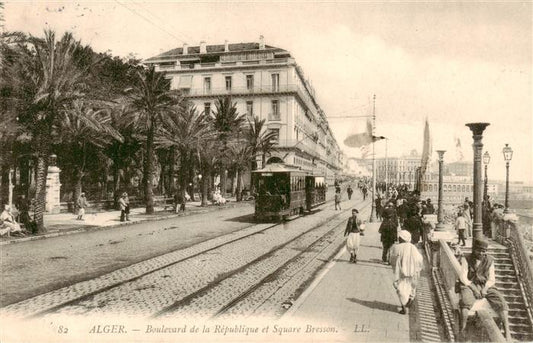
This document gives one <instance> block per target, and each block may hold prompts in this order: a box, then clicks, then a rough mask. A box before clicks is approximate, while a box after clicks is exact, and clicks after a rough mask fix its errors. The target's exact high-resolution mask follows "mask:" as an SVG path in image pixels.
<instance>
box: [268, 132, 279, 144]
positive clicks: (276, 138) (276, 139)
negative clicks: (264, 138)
mask: <svg viewBox="0 0 533 343" xmlns="http://www.w3.org/2000/svg"><path fill="white" fill-rule="evenodd" d="M269 131H270V132H272V133H273V135H272V136H273V137H272V143H274V144H278V143H279V129H269Z"/></svg>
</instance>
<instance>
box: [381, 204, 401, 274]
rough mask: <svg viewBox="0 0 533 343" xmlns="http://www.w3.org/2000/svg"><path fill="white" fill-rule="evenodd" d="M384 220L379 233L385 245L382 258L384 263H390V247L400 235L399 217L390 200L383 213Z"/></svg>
mask: <svg viewBox="0 0 533 343" xmlns="http://www.w3.org/2000/svg"><path fill="white" fill-rule="evenodd" d="M382 217H383V221H382V222H381V225H380V226H379V231H378V232H379V233H380V234H381V244H382V245H383V253H382V255H381V260H382V261H383V263H385V264H386V263H388V254H389V249H390V247H391V246H392V245H393V244H394V242H396V237H397V235H398V217H397V216H396V210H395V209H394V205H393V203H392V202H388V203H387V205H386V206H385V209H384V210H383V213H382Z"/></svg>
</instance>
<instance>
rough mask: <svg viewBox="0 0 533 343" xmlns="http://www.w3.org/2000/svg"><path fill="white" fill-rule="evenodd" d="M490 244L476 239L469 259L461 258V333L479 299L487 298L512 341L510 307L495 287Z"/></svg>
mask: <svg viewBox="0 0 533 343" xmlns="http://www.w3.org/2000/svg"><path fill="white" fill-rule="evenodd" d="M488 246H489V242H488V241H487V240H486V239H484V238H483V239H476V240H475V241H474V249H473V251H472V254H471V255H470V257H469V258H468V259H466V258H464V257H463V258H461V265H462V269H463V277H462V280H465V281H463V285H461V301H460V303H459V304H460V306H461V312H462V323H461V332H464V330H465V328H466V322H467V318H468V313H469V312H470V309H471V308H472V306H473V305H474V302H475V301H476V300H478V299H482V298H485V299H487V301H488V302H489V304H490V306H491V307H492V308H493V309H494V311H496V312H497V313H498V315H499V316H500V318H501V320H502V322H503V325H504V327H505V335H506V338H507V340H510V339H511V333H510V331H509V306H508V305H507V302H506V301H505V299H504V297H503V295H502V294H501V293H500V292H499V291H498V290H497V289H496V288H495V287H494V285H495V283H496V275H495V272H494V260H493V258H492V257H491V256H489V255H487V248H488Z"/></svg>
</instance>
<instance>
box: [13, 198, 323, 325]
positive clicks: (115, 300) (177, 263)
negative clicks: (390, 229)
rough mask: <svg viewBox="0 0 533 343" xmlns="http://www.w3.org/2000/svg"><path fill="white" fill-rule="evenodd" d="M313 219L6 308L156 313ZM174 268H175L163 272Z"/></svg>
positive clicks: (214, 242) (224, 238)
mask: <svg viewBox="0 0 533 343" xmlns="http://www.w3.org/2000/svg"><path fill="white" fill-rule="evenodd" d="M330 207H331V206H330ZM327 211H330V212H332V211H331V210H324V212H327ZM313 219H314V220H315V221H316V217H315V216H309V217H305V218H300V219H299V220H297V221H294V222H291V223H286V224H283V225H281V226H278V227H277V229H276V230H275V234H271V235H267V234H265V235H254V236H251V237H248V238H246V239H242V240H241V241H239V242H237V243H234V244H231V245H226V246H223V247H220V248H218V249H216V250H213V251H210V252H208V253H206V254H200V255H198V256H195V255H196V254H199V253H200V252H202V251H205V250H208V249H212V248H213V247H215V246H217V245H219V244H223V242H225V241H229V240H233V239H237V238H239V237H243V236H246V235H248V234H251V233H254V232H257V231H260V230H263V229H264V228H266V227H268V225H269V224H260V225H256V226H253V227H249V228H246V229H244V230H240V231H237V232H234V233H232V234H230V235H226V236H222V237H218V238H215V239H212V240H209V241H206V242H204V243H201V244H198V245H195V246H192V247H190V248H187V249H182V250H179V251H175V252H172V253H170V254H166V255H163V256H160V257H157V258H154V259H151V260H148V261H145V262H141V263H138V264H135V265H132V266H130V267H128V268H123V269H120V270H117V271H115V272H112V273H110V274H106V275H103V276H101V277H99V278H96V279H92V280H88V281H85V282H81V283H78V284H75V285H73V286H70V287H65V288H63V289H60V290H57V291H54V292H51V293H48V294H43V295H41V296H37V297H34V298H32V299H28V300H26V301H23V302H20V303H17V304H13V305H11V306H8V307H6V308H4V309H3V311H7V312H9V313H13V312H15V313H17V314H24V315H28V314H32V313H35V311H37V310H38V311H42V310H46V309H48V310H51V309H54V307H55V306H58V305H59V304H61V303H62V302H64V301H69V300H70V301H73V300H76V299H78V298H79V297H85V298H84V300H83V301H81V302H78V301H76V303H73V304H72V305H71V306H69V307H67V308H61V309H59V312H58V313H59V314H89V313H90V314H98V313H104V312H105V313H109V312H111V313H127V314H132V313H133V314H144V315H149V314H153V313H155V312H157V311H161V310H162V309H165V308H166V307H168V306H171V305H172V304H174V303H175V301H176V299H183V298H184V297H186V296H187V295H189V294H191V293H194V292H197V291H198V290H200V289H202V287H205V285H208V284H209V283H212V282H213V281H216V280H217V279H220V278H221V277H222V276H223V275H224V274H225V273H228V272H231V270H234V269H235V268H238V267H239V266H243V265H245V264H246V263H249V262H250V261H252V260H253V259H254V258H257V256H261V255H260V254H261V253H263V254H264V253H265V252H268V247H272V246H276V245H279V244H281V243H282V242H285V241H287V240H290V239H292V238H294V237H295V236H296V235H298V232H300V231H299V229H295V227H299V228H300V230H301V228H307V227H310V226H311V225H313V224H314V223H313ZM296 224H298V225H296ZM169 264H173V265H172V266H171V267H167V268H163V267H164V266H167V265H169ZM161 268H163V269H161ZM159 269H160V270H159ZM154 270H155V271H154ZM148 271H154V272H152V273H151V274H150V275H149V276H144V277H140V276H142V275H143V274H145V273H146V272H148ZM128 281H131V282H128ZM117 285H118V286H117ZM115 286H116V287H115ZM101 288H111V289H109V290H108V291H107V292H105V293H100V294H93V293H94V292H96V291H97V290H99V289H101Z"/></svg>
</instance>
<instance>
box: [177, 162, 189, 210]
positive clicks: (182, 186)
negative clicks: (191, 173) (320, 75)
mask: <svg viewBox="0 0 533 343" xmlns="http://www.w3.org/2000/svg"><path fill="white" fill-rule="evenodd" d="M187 166H188V162H187V155H186V154H184V153H182V152H180V170H179V175H178V183H179V190H178V192H180V195H181V199H183V200H182V201H183V202H182V205H183V210H185V204H186V203H187V201H186V200H185V190H186V189H187Z"/></svg>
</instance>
